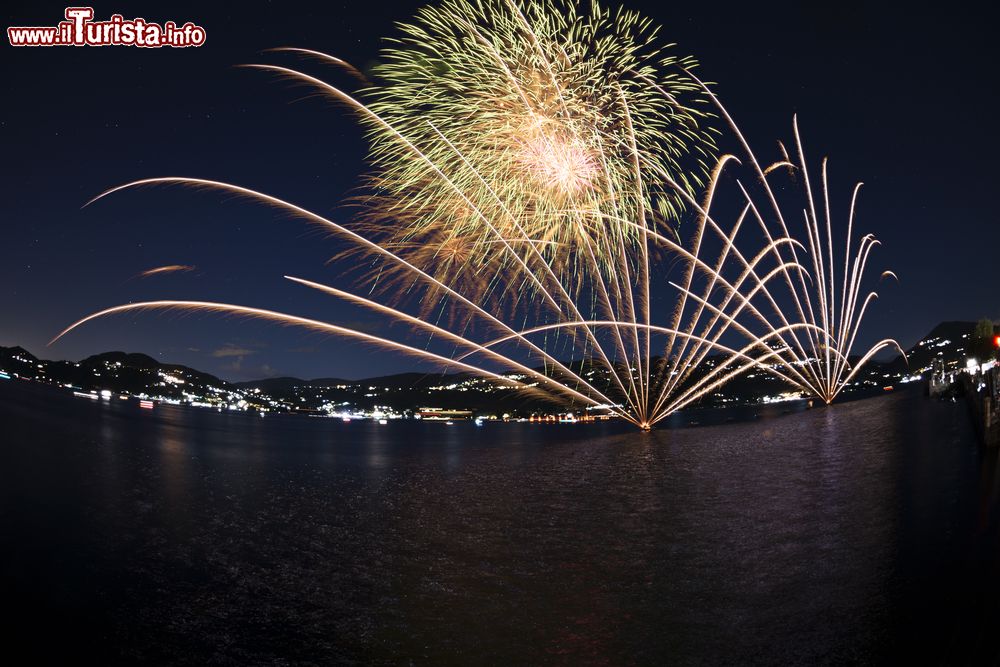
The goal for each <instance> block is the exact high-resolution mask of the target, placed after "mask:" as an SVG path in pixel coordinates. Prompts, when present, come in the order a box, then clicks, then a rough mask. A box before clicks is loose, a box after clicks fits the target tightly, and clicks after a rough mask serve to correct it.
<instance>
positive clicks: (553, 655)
mask: <svg viewBox="0 0 1000 667" xmlns="http://www.w3.org/2000/svg"><path fill="white" fill-rule="evenodd" d="M0 443H2V445H0V531H2V533H0V534H2V536H3V543H2V548H0V573H2V574H0V585H2V586H3V601H4V602H3V604H4V606H5V612H6V613H5V616H7V617H9V616H10V614H11V613H13V615H14V620H13V621H8V622H6V623H5V624H4V625H3V628H2V630H0V632H2V634H3V635H4V638H3V641H4V650H5V652H6V653H7V654H8V655H11V654H16V651H18V650H25V651H28V652H29V653H28V655H29V656H34V658H35V660H33V661H32V662H36V661H43V660H49V661H52V660H61V661H62V660H67V659H69V660H72V661H73V662H74V663H79V662H95V661H103V662H104V663H105V664H107V663H111V662H119V661H120V662H139V661H146V662H155V663H162V662H170V663H181V664H205V663H214V664H234V665H235V664H261V663H263V664H286V663H287V664H344V663H347V664H351V663H358V664H371V663H375V664H410V663H413V664H435V665H437V664H497V665H511V664H567V665H579V664H613V665H621V664H625V665H628V664H776V663H778V664H788V663H802V662H806V663H815V662H821V663H830V664H842V663H887V662H896V661H901V660H907V661H909V662H910V663H914V662H917V663H921V664H928V663H929V664H942V663H944V664H952V663H962V664H967V663H994V662H996V661H998V660H1000V651H998V639H997V637H998V636H1000V631H998V630H997V629H998V628H1000V504H998V494H1000V477H998V475H997V461H996V456H995V454H992V453H986V452H983V451H982V450H980V449H979V447H978V446H977V444H976V440H975V438H974V435H973V432H972V428H971V424H970V420H969V416H968V413H967V409H966V407H965V405H964V404H962V403H940V402H936V401H932V400H930V399H927V398H924V397H923V396H922V395H921V394H920V392H919V391H910V392H906V393H897V394H895V395H889V396H885V397H880V398H874V399H868V400H862V401H856V402H852V403H845V404H841V405H836V406H833V407H832V408H818V409H812V410H804V411H798V412H796V413H794V414H789V415H785V416H777V417H774V418H768V419H760V420H756V421H751V422H743V423H733V424H723V425H717V426H702V427H697V428H677V429H663V430H657V431H654V432H652V433H648V434H643V433H637V432H634V431H632V430H630V429H628V428H625V427H624V426H622V425H618V424H603V425H602V424H590V425H583V424H579V425H529V424H486V425H484V426H482V427H479V428H477V427H476V426H474V425H472V424H467V423H464V424H463V423H459V424H455V425H454V426H447V425H445V424H441V423H434V424H432V423H419V422H400V423H390V424H388V425H386V426H379V425H378V424H374V423H366V422H352V423H349V424H344V423H341V422H339V421H335V420H330V419H315V418H306V417H283V416H271V417H267V418H266V419H261V418H259V417H256V416H249V415H242V414H230V413H221V414H220V413H215V412H212V411H207V410H198V409H187V408H180V407H172V406H157V408H156V409H155V410H154V411H152V412H150V411H147V410H141V409H140V408H139V407H138V406H137V405H136V404H135V402H130V403H125V402H119V401H110V402H108V401H100V402H94V401H89V400H86V399H80V398H74V397H72V396H67V395H66V394H63V393H59V392H55V391H53V390H50V389H47V388H43V387H38V386H34V385H31V384H28V383H24V382H15V381H0Z"/></svg>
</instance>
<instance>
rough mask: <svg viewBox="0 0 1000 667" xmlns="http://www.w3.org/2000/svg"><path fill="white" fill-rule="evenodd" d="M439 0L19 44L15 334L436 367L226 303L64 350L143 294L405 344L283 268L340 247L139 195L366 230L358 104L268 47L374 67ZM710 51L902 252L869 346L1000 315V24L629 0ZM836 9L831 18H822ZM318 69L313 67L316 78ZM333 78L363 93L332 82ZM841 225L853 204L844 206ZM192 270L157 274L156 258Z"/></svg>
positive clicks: (170, 356)
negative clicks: (999, 189)
mask: <svg viewBox="0 0 1000 667" xmlns="http://www.w3.org/2000/svg"><path fill="white" fill-rule="evenodd" d="M420 4H423V3H410V2H392V3H389V2H351V3H346V4H344V3H332V2H328V3H316V5H315V6H313V5H309V4H303V3H296V2H276V3H258V2H242V3H239V5H238V6H239V8H240V12H239V13H236V11H235V9H222V8H220V7H215V6H211V4H210V3H183V2H171V3H128V2H118V3H115V4H104V5H98V6H96V7H95V11H96V16H97V18H98V19H106V18H107V17H108V16H110V15H111V14H112V13H121V14H123V15H125V18H133V17H135V16H142V17H144V18H146V19H147V20H150V21H155V22H161V23H162V22H163V21H166V20H174V21H177V22H178V23H183V22H185V21H192V22H194V23H196V24H199V25H201V26H203V27H205V29H206V30H207V33H208V39H207V43H206V45H205V46H203V47H201V48H191V49H166V48H165V49H137V48H129V47H105V48H70V47H62V48H51V49H43V48H22V49H14V48H12V47H10V46H9V45H8V44H7V41H6V37H4V39H3V46H2V47H0V49H2V51H0V53H2V55H0V63H2V75H3V76H2V81H3V83H2V85H3V95H2V96H3V106H2V110H0V147H2V151H3V157H4V160H3V174H2V176H3V178H2V179H0V182H2V187H3V196H2V199H0V201H2V204H0V225H2V226H0V230H2V237H0V239H2V241H0V345H22V346H24V347H26V348H28V349H29V350H30V351H31V352H33V353H35V354H37V355H39V356H41V357H45V358H55V359H79V358H82V357H84V356H86V355H89V354H93V353H97V352H102V351H106V350H113V349H121V350H127V351H141V352H146V353H149V354H152V355H154V356H156V357H157V358H159V359H161V360H163V361H172V362H179V363H184V364H188V365H191V366H194V367H196V368H199V369H202V370H206V371H209V372H213V373H216V374H218V375H220V376H222V377H224V378H227V379H250V378H257V377H263V376H270V375H296V376H299V377H322V376H338V377H347V378H357V377H365V376H372V375H378V374H383V373H391V372H398V371H403V370H409V369H413V368H415V367H416V362H414V361H412V360H410V359H404V358H400V357H396V356H393V355H390V354H388V353H385V352H380V351H376V350H372V349H370V348H365V347H363V346H360V345H355V344H349V343H345V342H343V341H340V340H331V339H328V338H323V337H320V336H317V335H315V334H309V333H305V332H302V331H298V330H292V329H284V328H280V327H276V326H273V325H267V324H263V323H253V322H246V321H241V320H236V319H232V318H224V317H220V316H205V315H194V316H183V317H180V316H177V315H176V314H174V315H163V314H145V315H131V314H130V315H124V316H118V317H113V318H108V319H105V320H103V321H99V322H96V323H93V324H90V325H87V326H85V327H83V328H82V329H80V330H78V331H77V332H74V333H72V334H71V335H70V336H68V337H67V338H65V339H63V340H62V341H60V342H58V343H57V344H55V345H53V346H52V347H50V348H46V347H45V345H46V342H47V341H48V340H49V339H50V338H51V337H52V336H53V335H55V334H56V333H58V332H59V331H60V330H61V329H62V328H63V327H65V326H66V325H67V324H69V323H70V322H72V321H74V320H76V319H77V318H79V317H81V316H83V315H85V314H87V313H89V312H93V311H95V310H99V309H101V308H104V307H107V306H111V305H117V304H120V303H125V302H128V301H134V300H148V299H161V298H179V299H198V300H219V301H226V302H230V303H239V304H245V305H252V306H258V307H265V308H272V309H275V310H282V311H286V312H291V313H295V314H300V315H305V316H312V317H317V318H321V319H327V320H330V321H335V322H338V323H341V324H343V323H348V324H354V325H357V326H362V327H366V328H367V329H369V330H373V331H376V332H379V333H383V334H387V333H388V334H391V333H392V331H389V330H387V329H385V328H384V325H380V324H379V323H377V322H374V321H372V320H371V319H365V318H363V317H362V316H361V315H360V314H359V313H358V312H356V311H355V310H352V309H350V308H347V307H345V306H341V305H338V304H337V303H336V302H335V301H333V300H331V299H330V298H327V297H323V296H321V295H318V294H315V293H312V292H311V291H310V290H306V289H305V288H303V287H300V286H297V285H294V284H291V283H289V282H288V281H285V280H284V279H283V278H282V275H284V274H286V273H293V274H296V275H300V276H302V277H305V278H311V279H315V280H320V281H330V280H333V279H335V278H336V276H337V275H338V272H339V270H338V267H337V266H336V265H326V264H325V262H326V260H327V259H328V258H329V257H330V256H331V255H332V254H333V253H334V252H336V251H337V250H338V249H339V246H338V244H337V242H336V241H334V240H332V239H329V238H327V237H326V236H325V235H324V234H323V233H322V232H319V231H317V230H316V229H315V228H311V227H309V226H307V225H306V224H305V223H303V222H301V221H298V220H294V219H289V218H288V217H287V216H284V215H281V214H278V213H276V212H275V211H274V210H271V209H267V208H264V207H262V206H260V205H257V204H253V203H250V202H246V201H240V200H235V199H233V198H232V197H227V196H224V195H220V194H219V193H214V192H196V191H192V190H190V189H182V188H176V187H157V188H145V189H137V190H132V191H128V192H124V193H121V194H118V195H116V196H113V197H110V198H107V199H105V200H102V201H101V202H98V203H97V204H95V205H93V206H90V207H88V208H85V209H81V206H82V205H83V204H84V203H85V202H87V200H89V199H90V198H91V197H93V196H95V195H96V194H98V193H100V192H102V191H103V190H105V189H107V188H109V187H112V186H115V185H118V184H121V183H125V182H128V181H131V180H136V179H139V178H145V177H154V176H195V177H203V178H210V179H215V180H221V181H228V182H232V183H235V184H239V185H244V186H247V187H250V188H254V189H258V190H263V191H265V192H268V193H271V194H274V195H276V196H279V197H282V198H284V199H287V200H290V201H292V202H295V203H297V204H300V205H302V206H304V207H306V208H310V209H312V210H315V211H317V212H319V213H321V214H324V215H329V216H331V217H332V218H333V219H335V220H345V219H346V218H347V217H348V215H349V212H348V211H346V210H344V209H343V208H342V206H341V204H342V203H343V200H344V197H345V196H346V195H348V194H350V192H351V191H352V189H353V188H355V187H356V186H357V185H358V184H359V176H360V175H361V174H362V173H363V172H364V162H363V157H364V153H365V144H364V142H363V139H362V131H361V129H360V128H359V125H358V123H357V122H356V120H355V118H354V117H352V116H351V115H350V114H349V113H348V112H346V111H344V110H343V109H342V108H339V107H336V106H334V105H333V104H331V103H329V102H328V101H326V100H323V99H320V98H318V97H316V96H314V95H312V94H311V91H308V90H306V89H303V88H300V87H292V86H290V85H288V84H287V83H284V82H281V81H277V80H275V79H274V78H273V77H271V76H268V75H266V74H264V73H261V72H255V71H250V70H246V69H238V68H236V67H234V66H236V65H239V64H242V63H251V62H272V63H282V64H291V63H299V62H300V61H297V60H295V59H289V58H287V57H284V56H278V55H275V54H266V53H262V51H263V50H265V49H268V48H271V47H278V46H299V47H305V48H312V49H317V50H321V51H325V52H328V53H331V54H334V55H337V56H340V57H342V58H344V59H346V60H348V61H350V62H352V63H354V64H356V65H358V66H359V67H361V68H362V69H364V68H365V66H366V65H367V64H368V63H370V62H372V61H373V60H374V59H375V58H376V57H377V53H378V50H379V48H380V47H381V41H380V40H381V38H382V37H384V36H388V35H391V34H393V21H396V20H406V19H408V18H409V17H410V16H411V15H412V13H413V10H414V9H415V8H416V7H418V6H419V5H420ZM625 4H626V6H628V7H630V8H634V9H638V10H640V11H642V12H643V13H645V14H647V15H649V16H651V17H652V18H653V19H654V20H655V21H656V22H658V23H660V24H662V25H663V33H662V34H663V36H664V37H665V38H666V39H668V40H669V41H673V42H677V43H678V45H679V47H678V52H679V53H690V54H693V55H695V56H696V57H697V58H698V59H699V60H700V62H701V64H702V67H701V69H700V74H701V75H702V76H703V77H704V78H706V79H709V80H712V81H715V82H717V83H718V87H717V88H716V90H717V92H718V93H719V94H720V96H721V97H722V99H723V101H724V102H725V103H726V104H727V106H728V107H729V109H730V110H731V111H732V112H733V114H734V116H735V117H736V119H737V121H738V122H739V123H740V124H741V126H742V128H743V130H744V132H745V134H747V136H748V138H749V139H750V142H751V144H752V145H754V146H755V147H763V148H770V147H773V145H774V140H775V139H776V138H787V137H788V136H789V135H790V128H791V118H792V114H793V113H796V112H797V113H798V114H799V118H800V124H801V126H802V128H803V134H804V137H803V138H804V140H805V142H806V145H807V149H808V151H809V154H810V157H811V159H812V160H813V161H815V162H816V163H817V164H818V160H819V158H821V157H822V156H823V155H829V156H830V159H831V162H830V174H831V180H832V181H833V182H834V183H835V184H836V187H837V188H839V191H842V192H844V193H845V194H844V195H843V197H844V199H843V200H841V201H839V202H836V201H835V202H834V203H835V204H837V203H839V204H840V210H841V212H843V211H844V209H845V208H846V203H847V202H846V196H847V193H849V188H850V186H851V185H853V183H854V181H856V180H862V181H864V182H865V184H866V185H865V189H864V190H863V191H862V197H861V203H860V207H859V212H858V218H857V223H856V224H857V226H858V227H857V228H858V229H861V230H863V231H871V232H874V233H875V234H876V235H877V236H878V237H879V238H880V240H881V241H882V242H883V243H884V246H883V247H882V248H880V249H879V250H878V251H877V253H878V255H877V256H876V257H875V260H874V263H873V265H872V269H873V270H875V271H878V270H881V269H882V268H883V267H884V268H892V269H893V270H894V271H895V272H896V273H897V274H898V275H899V277H900V284H899V285H888V286H885V287H884V289H881V290H880V293H881V299H880V300H879V301H878V303H877V304H876V305H875V306H874V307H873V310H871V311H870V315H869V316H868V319H867V320H866V326H865V328H864V329H863V331H862V335H861V338H860V339H859V344H861V345H864V344H870V343H871V342H873V341H874V340H875V339H877V338H882V337H885V336H895V337H896V338H898V339H899V340H900V342H901V343H902V344H903V345H904V346H908V345H911V344H913V343H914V342H915V341H916V340H917V339H919V338H920V337H921V336H922V335H923V334H925V333H927V331H928V330H929V329H930V328H931V327H933V326H934V325H935V324H937V323H938V322H939V321H941V320H949V319H963V320H973V319H978V318H980V317H992V318H995V319H1000V301H998V299H997V278H996V266H997V262H996V259H995V258H996V255H997V252H998V249H1000V225H998V224H997V222H998V221H997V218H996V215H995V213H994V210H995V209H994V208H993V207H994V205H995V197H996V195H995V193H996V183H997V180H998V176H1000V173H998V171H1000V170H998V161H997V158H996V155H997V154H998V148H1000V146H998V139H997V132H996V126H995V123H996V118H997V117H998V113H997V112H998V106H997V89H998V78H997V76H996V74H995V63H996V62H998V58H997V54H996V53H995V51H996V48H995V46H994V44H995V39H994V35H993V34H992V27H991V25H990V24H989V22H988V21H985V20H984V19H983V16H982V15H981V14H980V13H979V12H978V11H975V10H974V9H972V8H969V9H964V8H962V6H961V5H960V4H957V3H947V4H944V5H939V6H938V8H937V9H935V10H931V9H927V8H924V7H922V6H921V4H920V3H916V4H913V3H911V4H909V5H908V6H906V7H905V13H902V9H903V8H902V7H900V8H899V11H900V13H896V10H894V9H892V8H890V7H888V6H886V5H887V4H888V3H886V4H882V3H879V4H873V5H871V6H868V5H864V4H856V3H844V2H838V3H803V2H797V3H787V4H786V3H747V2H741V3H734V6H733V7H727V6H726V5H725V4H719V3H661V2H639V1H637V0H628V1H627V2H625ZM812 5H816V6H812ZM64 7H65V5H62V4H56V3H41V2H39V3H31V4H30V5H26V6H23V7H18V6H16V5H14V4H7V5H5V9H4V11H3V18H4V27H5V28H6V27H7V26H11V25H15V26H19V25H29V26H30V25H42V26H44V25H54V24H56V23H57V22H58V21H59V20H60V19H61V18H62V13H63V8H64ZM311 71H322V70H316V69H315V67H313V68H312V69H311ZM328 73H329V75H330V78H331V80H332V81H338V82H343V81H344V77H343V75H342V74H339V73H337V72H335V71H333V72H328ZM839 220H840V223H841V224H843V221H844V220H843V218H839ZM169 264H184V265H193V266H195V267H197V269H196V270H195V271H192V272H188V273H181V274H169V275H161V276H154V277H149V278H143V279H136V278H133V276H135V275H136V274H137V273H139V272H141V271H144V270H147V269H150V268H152V267H156V266H162V265H169Z"/></svg>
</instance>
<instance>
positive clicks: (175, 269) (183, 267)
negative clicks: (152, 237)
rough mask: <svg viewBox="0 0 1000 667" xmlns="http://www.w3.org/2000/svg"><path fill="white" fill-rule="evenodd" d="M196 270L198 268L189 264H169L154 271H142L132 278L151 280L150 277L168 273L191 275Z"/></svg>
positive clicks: (153, 269)
mask: <svg viewBox="0 0 1000 667" xmlns="http://www.w3.org/2000/svg"><path fill="white" fill-rule="evenodd" d="M195 268H196V267H194V266H190V265H188V264H167V265H166V266H157V267H155V268H152V269H146V270H145V271H140V272H139V273H137V274H135V275H134V276H132V278H149V277H150V276H158V275H163V274H167V273H190V272H191V271H194V270H195Z"/></svg>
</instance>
